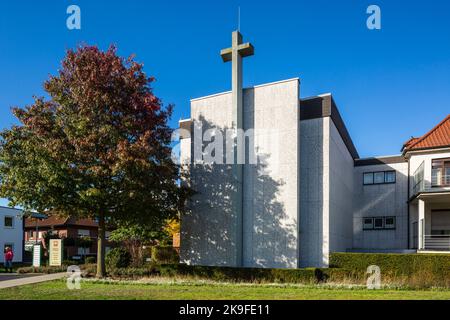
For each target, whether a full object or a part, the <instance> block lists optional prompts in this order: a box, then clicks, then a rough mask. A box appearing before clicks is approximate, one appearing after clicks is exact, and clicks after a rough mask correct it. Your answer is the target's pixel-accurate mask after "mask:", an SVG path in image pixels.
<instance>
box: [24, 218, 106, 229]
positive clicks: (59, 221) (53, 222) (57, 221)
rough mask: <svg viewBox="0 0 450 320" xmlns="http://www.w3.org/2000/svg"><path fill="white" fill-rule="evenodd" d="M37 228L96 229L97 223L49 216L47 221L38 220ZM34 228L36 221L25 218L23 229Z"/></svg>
mask: <svg viewBox="0 0 450 320" xmlns="http://www.w3.org/2000/svg"><path fill="white" fill-rule="evenodd" d="M37 225H38V227H50V228H51V227H55V226H67V225H76V226H80V227H81V226H83V227H98V224H97V222H95V221H94V220H92V219H78V220H77V219H75V218H72V217H70V218H62V217H58V216H49V217H48V218H47V219H43V220H38V221H37ZM35 226H36V219H33V218H26V219H25V228H27V227H28V228H31V227H35Z"/></svg>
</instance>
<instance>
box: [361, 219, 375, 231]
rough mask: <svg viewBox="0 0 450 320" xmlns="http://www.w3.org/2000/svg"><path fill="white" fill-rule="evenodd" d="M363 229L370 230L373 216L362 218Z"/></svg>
mask: <svg viewBox="0 0 450 320" xmlns="http://www.w3.org/2000/svg"><path fill="white" fill-rule="evenodd" d="M363 220H364V222H363V229H364V230H372V229H373V218H364V219H363Z"/></svg>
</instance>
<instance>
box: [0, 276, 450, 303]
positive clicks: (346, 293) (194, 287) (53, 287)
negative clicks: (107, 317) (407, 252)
mask: <svg viewBox="0 0 450 320" xmlns="http://www.w3.org/2000/svg"><path fill="white" fill-rule="evenodd" d="M6 299H15V300H17V299H43V300H60V299H61V300H67V299H83V300H105V299H118V300H122V299H126V300H135V299H139V300H145V299H167V300H182V299H193V300H196V299H206V300H208V299H217V300H220V299H230V300H234V299H250V300H253V299H254V300H267V299H276V300H278V299H282V300H308V299H313V300H322V299H327V300H332V299H342V300H351V299H358V300H387V299H389V300H390V299H393V300H403V299H408V300H415V299H441V300H442V299H445V300H450V290H437V289H436V290H405V289H383V290H367V289H364V288H343V287H321V286H312V285H310V286H295V285H285V286H283V285H260V284H217V283H216V284H211V283H207V284H205V283H148V284H142V283H140V284H139V283H138V284H131V283H121V284H119V283H97V282H82V283H81V289H80V290H68V289H67V287H66V283H65V282H64V281H61V280H59V281H52V282H45V283H41V284H36V285H28V286H22V287H15V288H9V289H1V290H0V300H6Z"/></svg>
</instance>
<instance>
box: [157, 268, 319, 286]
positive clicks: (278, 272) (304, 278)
mask: <svg viewBox="0 0 450 320" xmlns="http://www.w3.org/2000/svg"><path fill="white" fill-rule="evenodd" d="M157 269H158V271H159V274H160V275H162V276H167V277H172V276H176V275H183V276H192V277H198V278H206V279H210V280H216V281H234V282H238V281H249V282H277V283H312V282H321V281H324V277H325V275H324V273H323V272H321V271H319V272H318V271H317V270H319V269H316V268H307V269H270V268H267V269H262V268H231V267H207V266H188V265H185V264H166V265H160V266H158V268H157Z"/></svg>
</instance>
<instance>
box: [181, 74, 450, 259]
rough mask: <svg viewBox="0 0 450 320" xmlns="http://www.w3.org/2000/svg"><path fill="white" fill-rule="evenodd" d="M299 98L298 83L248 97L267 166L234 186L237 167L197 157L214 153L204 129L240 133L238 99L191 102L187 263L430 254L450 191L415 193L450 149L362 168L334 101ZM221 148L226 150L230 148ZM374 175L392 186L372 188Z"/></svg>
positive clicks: (248, 167)
mask: <svg viewBox="0 0 450 320" xmlns="http://www.w3.org/2000/svg"><path fill="white" fill-rule="evenodd" d="M299 92H300V88H299V81H298V79H291V80H286V81H281V82H275V83H269V84H266V85H261V86H256V87H252V88H247V89H244V90H243V125H242V126H243V129H244V130H249V129H250V130H254V131H252V132H253V133H251V134H248V135H247V138H251V140H252V141H253V142H254V144H253V148H250V150H251V152H250V153H252V152H253V153H254V154H255V155H257V162H256V163H255V164H245V165H244V166H243V174H242V180H241V181H236V179H233V177H234V175H233V165H226V164H217V163H215V164H211V165H209V164H206V165H205V164H204V163H202V162H201V161H200V162H196V159H195V158H196V157H195V155H196V153H197V155H198V154H202V152H203V153H205V152H206V151H208V152H209V151H211V150H210V149H211V147H207V146H205V145H203V148H202V150H200V152H199V151H198V150H197V151H196V150H194V147H193V146H194V144H195V141H196V139H198V138H199V137H194V135H193V134H195V129H194V128H195V125H196V123H201V124H202V125H203V132H205V129H209V128H215V129H216V130H219V131H220V132H222V133H224V131H226V129H228V128H230V127H232V125H233V124H232V122H233V121H232V119H233V112H232V95H231V93H230V92H225V93H221V94H217V95H213V96H207V97H203V98H199V99H194V100H192V101H191V118H190V119H188V120H186V121H185V123H189V127H190V128H191V129H190V130H191V132H190V134H187V135H185V136H183V138H182V139H181V158H182V160H185V161H186V164H185V165H184V166H183V168H184V171H185V172H186V173H187V177H188V178H187V179H186V180H185V182H184V183H187V184H189V185H190V186H191V187H192V188H193V189H194V190H195V191H196V192H197V193H196V195H195V196H194V197H193V199H192V201H191V202H190V210H189V212H188V213H186V214H185V215H184V216H183V217H182V222H181V260H182V262H185V263H188V264H196V265H218V266H243V267H275V268H296V267H327V266H328V265H329V255H330V253H331V252H345V251H361V252H404V251H407V250H409V249H414V248H419V249H421V248H422V249H424V248H425V244H423V245H421V244H420V243H416V242H420V241H421V240H419V239H422V238H425V237H426V236H428V235H430V234H431V233H432V231H433V230H432V228H433V227H432V226H433V223H434V224H437V223H439V228H441V229H442V228H443V229H442V230H444V231H445V230H447V229H445V228H448V232H450V187H446V188H441V189H442V190H441V189H440V191H441V192H447V195H444V196H439V197H437V196H435V195H434V193H433V197H431V196H429V197H428V198H426V197H425V195H422V196H419V197H417V192H415V191H414V190H413V188H414V184H415V182H414V175H415V172H416V171H417V170H418V168H419V167H420V166H421V165H423V170H424V173H423V176H424V180H425V185H428V184H430V180H431V170H432V169H431V163H432V160H433V159H437V158H450V150H448V149H447V150H445V151H436V150H431V151H430V150H425V151H423V152H417V153H412V154H409V153H408V154H403V155H396V156H388V157H379V158H367V159H360V158H359V155H358V153H357V151H356V148H355V146H354V145H353V142H352V140H351V138H350V135H349V133H348V131H347V129H346V127H345V124H344V121H343V120H342V118H341V116H340V114H339V111H338V109H337V106H336V104H335V103H334V100H333V97H332V96H331V94H325V95H320V96H316V97H311V98H305V99H300V98H299ZM185 123H184V122H181V123H180V126H181V127H186V125H185ZM224 136H225V134H224ZM214 137H216V135H214V134H212V135H206V139H204V140H206V143H207V144H208V143H210V142H211V141H214ZM200 138H201V137H200ZM200 140H201V139H200ZM217 145H222V146H223V149H226V142H224V141H220V143H219V144H216V147H217ZM249 147H250V145H247V148H249ZM247 151H248V149H247ZM247 156H248V158H250V155H247ZM216 160H220V161H221V162H224V161H225V159H216ZM381 173H383V174H381ZM365 174H368V175H369V176H370V174H373V177H374V179H375V176H377V177H379V176H380V174H381V176H383V179H384V180H383V181H382V182H381V183H380V182H377V183H372V184H366V183H364V175H365ZM393 175H394V177H395V179H394V180H392V177H393ZM390 179H391V180H390ZM238 183H242V191H241V192H239V191H238V187H237V184H238ZM434 191H436V190H434ZM239 194H241V195H242V203H240V202H239V201H240V200H239V199H238V197H239ZM239 212H241V214H239ZM433 217H434V219H433ZM367 221H372V228H368V227H367V224H366V222H367ZM421 221H423V228H422V227H421ZM380 223H381V225H378V224H380ZM375 225H376V227H375ZM442 230H441V231H442ZM423 241H425V240H423Z"/></svg>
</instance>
